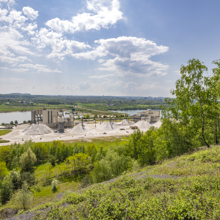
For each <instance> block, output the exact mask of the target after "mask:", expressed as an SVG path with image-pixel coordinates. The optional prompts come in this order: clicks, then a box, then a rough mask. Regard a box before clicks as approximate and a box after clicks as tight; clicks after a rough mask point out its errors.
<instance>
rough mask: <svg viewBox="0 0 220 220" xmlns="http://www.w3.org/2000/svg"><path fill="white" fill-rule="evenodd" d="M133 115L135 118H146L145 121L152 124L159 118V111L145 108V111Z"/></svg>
mask: <svg viewBox="0 0 220 220" xmlns="http://www.w3.org/2000/svg"><path fill="white" fill-rule="evenodd" d="M133 117H134V118H136V119H143V120H146V121H147V122H149V123H151V124H153V123H156V122H158V121H159V120H160V111H159V110H157V111H152V110H151V109H147V110H146V111H143V112H138V113H137V114H136V115H134V116H133Z"/></svg>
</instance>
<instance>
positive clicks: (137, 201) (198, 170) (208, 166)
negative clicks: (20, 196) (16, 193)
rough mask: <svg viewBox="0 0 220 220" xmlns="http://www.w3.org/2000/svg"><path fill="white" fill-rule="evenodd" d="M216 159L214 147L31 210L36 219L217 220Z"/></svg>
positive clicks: (218, 181)
mask: <svg viewBox="0 0 220 220" xmlns="http://www.w3.org/2000/svg"><path fill="white" fill-rule="evenodd" d="M219 155H220V147H219V146H215V147H214V146H212V149H209V150H199V151H198V152H195V153H192V154H189V155H184V156H180V157H177V158H175V159H172V160H171V159H169V160H166V161H165V162H164V163H162V164H161V165H154V166H151V167H150V169H149V167H147V168H144V169H142V172H141V173H138V174H135V173H134V174H133V175H130V174H129V173H128V174H126V175H124V176H122V177H121V178H119V179H116V180H115V181H113V182H110V183H106V184H103V183H100V184H98V185H94V186H92V187H89V188H86V189H84V190H81V191H78V192H76V193H67V194H66V196H65V198H64V199H63V200H62V201H60V202H56V203H50V204H45V205H43V206H40V207H38V208H35V209H34V210H32V211H35V214H37V213H38V214H37V216H36V219H220V217H219V216H220V209H219V207H220V191H219V189H220V178H219V171H220V169H219V168H220V166H219V162H220V157H219ZM145 169H146V171H144V170H145ZM139 171H140V170H139ZM136 172H137V170H136ZM158 173H160V174H172V175H179V178H172V176H167V175H160V176H159V175H156V174H158ZM37 210H40V211H37Z"/></svg>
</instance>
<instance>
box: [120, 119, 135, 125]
mask: <svg viewBox="0 0 220 220" xmlns="http://www.w3.org/2000/svg"><path fill="white" fill-rule="evenodd" d="M132 124H134V122H132V121H128V120H127V119H124V120H123V121H121V125H124V126H129V125H132Z"/></svg>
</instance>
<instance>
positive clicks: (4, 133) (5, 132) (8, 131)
mask: <svg viewBox="0 0 220 220" xmlns="http://www.w3.org/2000/svg"><path fill="white" fill-rule="evenodd" d="M10 132H11V130H0V136H2V135H6V134H8V133H10Z"/></svg>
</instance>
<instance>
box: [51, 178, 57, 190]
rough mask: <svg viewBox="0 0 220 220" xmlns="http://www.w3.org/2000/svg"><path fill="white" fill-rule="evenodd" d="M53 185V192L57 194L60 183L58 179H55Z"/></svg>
mask: <svg viewBox="0 0 220 220" xmlns="http://www.w3.org/2000/svg"><path fill="white" fill-rule="evenodd" d="M51 184H52V191H53V193H55V192H56V191H57V184H58V181H57V180H56V179H53V181H52V183H51Z"/></svg>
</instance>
